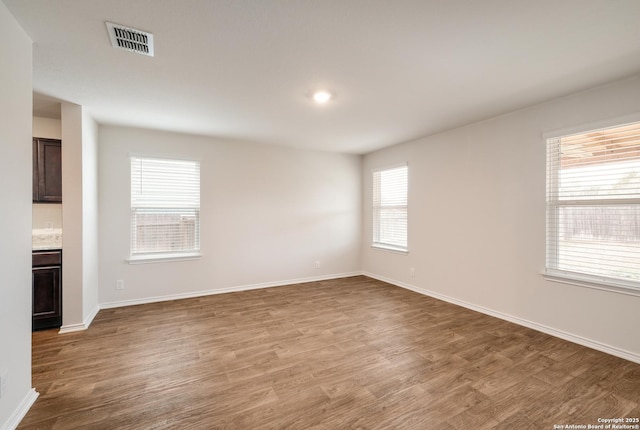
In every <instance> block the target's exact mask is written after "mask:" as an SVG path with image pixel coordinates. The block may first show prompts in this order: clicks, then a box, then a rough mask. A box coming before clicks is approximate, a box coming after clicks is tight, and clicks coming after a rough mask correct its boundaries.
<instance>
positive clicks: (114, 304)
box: [100, 272, 362, 309]
mask: <svg viewBox="0 0 640 430" xmlns="http://www.w3.org/2000/svg"><path fill="white" fill-rule="evenodd" d="M358 275H362V272H348V273H338V274H333V275H325V276H313V277H309V278H299V279H289V280H285V281H274V282H264V283H261V284H251V285H241V286H237V287H227V288H220V289H215V290H203V291H194V292H190V293H180V294H170V295H166V296H156V297H145V298H142V299H132V300H120V301H117V302H108V303H101V304H100V309H111V308H120V307H123V306H133V305H144V304H147V303H156V302H164V301H168V300H179V299H190V298H194V297H204V296H211V295H214V294H225V293H235V292H239V291H249V290H258V289H261V288H272V287H282V286H285V285H293V284H303V283H306V282H318V281H327V280H330V279H339V278H348V277H350V276H358Z"/></svg>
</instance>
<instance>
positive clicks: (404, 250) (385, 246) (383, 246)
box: [370, 162, 409, 255]
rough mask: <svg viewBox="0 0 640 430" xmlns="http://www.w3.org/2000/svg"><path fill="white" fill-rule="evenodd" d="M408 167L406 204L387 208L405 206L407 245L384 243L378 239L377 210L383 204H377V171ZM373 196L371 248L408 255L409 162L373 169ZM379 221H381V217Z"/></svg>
mask: <svg viewBox="0 0 640 430" xmlns="http://www.w3.org/2000/svg"><path fill="white" fill-rule="evenodd" d="M403 167H404V168H406V172H407V187H406V204H404V205H390V206H388V207H387V208H388V209H390V208H392V207H393V208H396V209H398V208H400V209H402V208H404V210H405V213H406V224H407V228H406V235H405V243H406V244H405V246H398V245H395V244H389V243H384V242H380V241H379V240H377V241H376V237H375V236H376V211H377V210H379V209H380V208H381V207H382V205H381V206H380V207H377V206H376V203H375V202H376V196H375V194H374V193H375V189H376V185H375V181H376V179H375V175H376V173H380V172H384V171H388V170H395V169H399V168H403ZM371 197H372V202H371V236H370V237H371V245H370V246H371V248H373V249H377V250H382V251H388V252H393V253H397V254H403V255H406V254H408V253H409V163H406V162H405V163H399V164H393V165H387V166H382V167H376V168H373V169H371ZM377 219H378V222H379V221H380V219H379V218H377ZM377 230H378V231H379V230H380V225H379V224H378V227H377Z"/></svg>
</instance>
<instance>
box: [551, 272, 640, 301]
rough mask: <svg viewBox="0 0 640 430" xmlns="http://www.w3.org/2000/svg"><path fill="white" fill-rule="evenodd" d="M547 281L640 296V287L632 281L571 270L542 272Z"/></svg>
mask: <svg viewBox="0 0 640 430" xmlns="http://www.w3.org/2000/svg"><path fill="white" fill-rule="evenodd" d="M542 277H543V278H544V279H546V280H547V281H551V282H559V283H561V284H570V285H577V286H579V287H586V288H593V289H596V290H602V291H611V292H614V293H619V294H626V295H629V296H638V297H640V287H638V286H636V285H634V284H633V283H631V282H625V281H617V280H615V279H608V278H599V277H596V276H594V277H591V276H586V275H580V274H578V273H571V272H556V271H547V272H546V273H543V274H542Z"/></svg>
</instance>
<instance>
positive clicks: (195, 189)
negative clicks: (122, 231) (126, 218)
mask: <svg viewBox="0 0 640 430" xmlns="http://www.w3.org/2000/svg"><path fill="white" fill-rule="evenodd" d="M199 251H200V163H199V162H197V161H188V160H171V159H162V158H147V157H137V156H133V157H131V257H132V259H135V258H136V257H138V258H154V257H157V258H165V257H170V256H178V257H179V256H184V255H196V254H198V253H199Z"/></svg>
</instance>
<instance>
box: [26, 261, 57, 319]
mask: <svg viewBox="0 0 640 430" xmlns="http://www.w3.org/2000/svg"><path fill="white" fill-rule="evenodd" d="M32 262H33V265H32V272H31V273H32V274H31V287H32V290H33V330H42V329H46V328H56V327H60V326H61V325H62V251H61V250H52V251H34V252H33V261H32Z"/></svg>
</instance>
